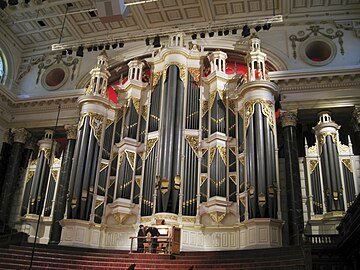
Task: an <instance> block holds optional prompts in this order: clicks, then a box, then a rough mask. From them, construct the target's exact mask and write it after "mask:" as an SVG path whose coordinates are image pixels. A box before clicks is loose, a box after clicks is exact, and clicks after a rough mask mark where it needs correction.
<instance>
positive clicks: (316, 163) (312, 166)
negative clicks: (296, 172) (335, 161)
mask: <svg viewBox="0 0 360 270" xmlns="http://www.w3.org/2000/svg"><path fill="white" fill-rule="evenodd" d="M318 164H319V161H318V160H310V174H312V173H313V172H314V170H315V168H316V166H317V165H318Z"/></svg>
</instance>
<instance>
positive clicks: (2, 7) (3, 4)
mask: <svg viewBox="0 0 360 270" xmlns="http://www.w3.org/2000/svg"><path fill="white" fill-rule="evenodd" d="M6 7H7V3H6V1H3V0H1V1H0V8H1V9H2V10H4V9H5V8H6Z"/></svg>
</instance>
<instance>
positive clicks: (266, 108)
mask: <svg viewBox="0 0 360 270" xmlns="http://www.w3.org/2000/svg"><path fill="white" fill-rule="evenodd" d="M257 103H260V104H261V111H262V113H263V115H264V116H266V118H267V120H268V123H269V125H270V127H271V130H272V131H273V133H274V134H275V124H274V104H273V103H272V102H271V101H269V100H265V99H262V98H257V99H253V100H250V101H248V102H246V103H245V106H244V108H245V112H244V116H245V127H246V129H247V128H248V127H249V124H250V119H251V117H252V116H253V114H254V112H255V104H257Z"/></svg>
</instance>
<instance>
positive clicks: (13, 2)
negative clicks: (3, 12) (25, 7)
mask: <svg viewBox="0 0 360 270" xmlns="http://www.w3.org/2000/svg"><path fill="white" fill-rule="evenodd" d="M8 4H9V6H15V5H17V4H19V1H18V0H9V1H8Z"/></svg>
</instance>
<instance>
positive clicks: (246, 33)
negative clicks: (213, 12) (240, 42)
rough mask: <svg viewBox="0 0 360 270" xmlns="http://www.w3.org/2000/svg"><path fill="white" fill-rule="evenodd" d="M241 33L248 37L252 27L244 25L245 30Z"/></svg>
mask: <svg viewBox="0 0 360 270" xmlns="http://www.w3.org/2000/svg"><path fill="white" fill-rule="evenodd" d="M241 35H242V36H243V37H248V36H250V28H249V26H247V25H244V27H243V30H242V32H241Z"/></svg>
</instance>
